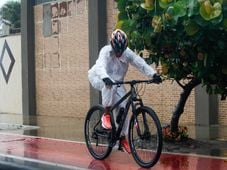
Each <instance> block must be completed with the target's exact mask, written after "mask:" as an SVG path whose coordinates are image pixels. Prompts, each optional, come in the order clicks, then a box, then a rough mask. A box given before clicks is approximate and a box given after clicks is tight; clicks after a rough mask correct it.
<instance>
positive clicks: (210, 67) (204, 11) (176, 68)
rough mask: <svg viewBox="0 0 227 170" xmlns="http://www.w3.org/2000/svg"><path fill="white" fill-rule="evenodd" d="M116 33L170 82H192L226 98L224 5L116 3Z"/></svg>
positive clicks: (188, 0)
mask: <svg viewBox="0 0 227 170" xmlns="http://www.w3.org/2000/svg"><path fill="white" fill-rule="evenodd" d="M117 2H118V9H119V15H118V23H117V25H116V27H117V28H121V29H123V30H124V31H125V32H126V33H127V35H128V37H129V40H130V41H129V45H130V47H131V48H133V49H136V50H137V51H141V50H144V49H147V50H148V51H149V52H150V57H149V59H148V61H149V62H156V63H160V62H161V64H162V68H163V74H164V75H165V76H166V77H168V78H173V79H175V80H176V81H178V82H179V81H180V80H182V79H197V80H199V81H201V82H202V84H203V85H206V87H207V92H208V93H209V94H211V93H216V94H222V95H223V96H225V95H226V88H227V50H226V49H227V0H118V1H117Z"/></svg>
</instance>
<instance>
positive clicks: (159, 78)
mask: <svg viewBox="0 0 227 170" xmlns="http://www.w3.org/2000/svg"><path fill="white" fill-rule="evenodd" d="M153 82H154V83H157V84H159V83H161V82H162V78H161V76H160V75H159V74H157V73H155V74H154V75H153Z"/></svg>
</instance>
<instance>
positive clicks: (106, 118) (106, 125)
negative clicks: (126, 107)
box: [101, 113, 112, 129]
mask: <svg viewBox="0 0 227 170" xmlns="http://www.w3.org/2000/svg"><path fill="white" fill-rule="evenodd" d="M101 120H102V127H103V128H105V129H112V126H111V121H110V115H109V114H106V113H104V114H103V115H102V118H101Z"/></svg>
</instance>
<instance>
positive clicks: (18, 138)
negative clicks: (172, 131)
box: [0, 132, 227, 170]
mask: <svg viewBox="0 0 227 170" xmlns="http://www.w3.org/2000/svg"><path fill="white" fill-rule="evenodd" d="M0 156H1V157H2V158H3V160H4V162H7V163H9V164H11V163H14V162H15V160H22V165H23V163H24V165H26V162H30V164H31V163H33V165H36V166H35V167H34V166H33V167H34V168H36V169H42V170H43V169H62V170H63V169H94V170H100V169H102V170H110V169H114V170H125V169H130V170H138V169H140V170H142V169H143V168H140V167H139V166H138V165H137V164H136V163H135V161H134V160H133V158H132V156H131V155H128V154H127V153H124V152H120V151H117V150H113V151H112V153H111V154H110V156H109V157H108V158H107V159H105V160H104V161H98V160H94V159H93V158H92V157H91V156H90V154H89V153H88V151H87V148H86V146H85V144H84V143H83V142H76V141H67V140H57V139H50V138H43V137H32V136H26V135H18V134H12V133H8V132H6V133H0ZM34 163H36V164H34ZM27 164H28V163H27ZM24 165H23V166H24ZM37 165H39V166H37ZM41 165H42V166H41ZM44 165H45V166H44ZM40 167H42V168H40ZM43 167H46V168H43ZM168 169H171V170H184V169H185V170H200V169H206V170H213V169H218V170H226V169H227V157H217V156H216V157H211V156H209V155H207V156H199V155H197V154H186V155H184V154H176V153H167V152H163V154H162V155H161V159H160V161H159V162H158V163H157V164H156V165H155V166H154V167H153V168H152V170H168Z"/></svg>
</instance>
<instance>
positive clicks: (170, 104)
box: [21, 0, 227, 138]
mask: <svg viewBox="0 0 227 170" xmlns="http://www.w3.org/2000/svg"><path fill="white" fill-rule="evenodd" d="M22 8H24V9H26V10H23V9H22V24H21V25H22V42H26V43H24V44H23V45H22V55H23V57H24V58H23V61H22V65H23V68H24V69H23V72H22V75H23V78H22V80H23V114H24V118H23V120H24V124H32V125H34V124H36V125H38V126H42V127H43V126H44V127H45V125H46V124H51V122H52V120H53V119H54V118H55V117H58V118H59V117H60V118H62V122H63V123H64V122H66V124H67V121H69V120H71V119H75V120H79V121H77V122H79V123H78V124H79V128H81V129H82V128H83V120H84V117H85V115H86V112H87V110H88V109H89V107H90V106H91V105H93V104H95V103H99V102H100V94H99V92H97V91H95V90H94V89H92V88H91V87H90V85H89V82H88V79H87V71H88V69H89V68H90V67H91V66H92V65H93V64H94V63H95V60H96V59H97V57H98V52H99V50H100V48H101V47H102V46H104V45H105V44H107V43H108V41H109V38H108V37H109V36H110V33H111V32H112V30H113V29H114V26H115V23H116V18H117V7H116V2H115V1H108V0H92V1H88V0H59V1H48V0H46V1H45V0H36V1H35V2H27V1H22ZM31 14H32V15H31ZM31 56H32V57H33V58H31ZM34 75H35V76H34ZM136 78H138V79H140V78H145V77H143V76H142V75H141V74H140V73H139V72H138V71H137V70H135V69H134V68H133V67H130V68H129V72H128V75H127V79H136ZM28 87H29V88H28ZM180 93H181V88H180V87H179V86H178V85H177V84H176V83H174V82H171V81H165V82H164V83H162V84H161V85H151V86H147V87H146V92H145V93H144V94H143V99H144V101H145V103H146V104H147V105H150V106H152V107H153V108H154V110H155V111H156V112H157V114H158V116H159V118H160V120H161V122H162V124H168V123H169V122H170V119H171V116H172V112H173V110H174V108H175V106H176V104H177V102H178V99H179V96H180ZM225 107H226V102H225V101H224V102H220V100H219V97H218V96H208V95H207V94H206V93H205V92H204V89H203V88H201V87H198V88H196V89H195V90H194V91H192V93H191V95H190V97H189V99H188V101H187V103H186V106H185V110H184V114H183V115H182V116H181V119H180V124H184V125H198V126H200V127H204V131H206V133H199V131H197V130H195V134H194V135H195V136H196V137H200V138H207V137H215V134H216V136H217V133H213V131H212V130H211V129H212V126H215V127H216V126H217V125H221V126H227V113H226V108H225ZM47 117H49V118H48V119H47ZM53 123H54V122H53ZM39 133H42V131H40V132H39ZM50 133H51V132H50ZM218 133H219V131H218ZM220 133H221V132H220ZM213 135H214V136H213Z"/></svg>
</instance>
